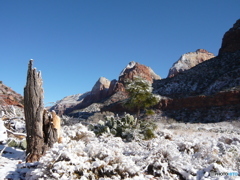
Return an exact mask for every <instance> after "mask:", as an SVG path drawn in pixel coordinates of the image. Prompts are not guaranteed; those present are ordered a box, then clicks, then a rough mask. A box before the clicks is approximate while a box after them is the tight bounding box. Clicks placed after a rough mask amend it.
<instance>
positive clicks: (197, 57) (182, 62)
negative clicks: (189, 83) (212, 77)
mask: <svg viewBox="0 0 240 180" xmlns="http://www.w3.org/2000/svg"><path fill="white" fill-rule="evenodd" d="M213 57H215V56H214V54H212V53H210V52H208V51H207V50H204V49H198V50H196V52H189V53H186V54H183V55H182V56H181V57H180V58H179V60H178V61H177V62H175V63H174V64H173V66H172V67H171V68H170V70H169V73H168V77H169V78H171V77H174V76H176V75H177V74H178V73H180V72H183V71H185V70H188V69H191V68H192V67H194V66H196V65H197V64H199V63H202V62H203V61H206V60H209V59H211V58H213Z"/></svg>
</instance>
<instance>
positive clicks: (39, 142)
mask: <svg viewBox="0 0 240 180" xmlns="http://www.w3.org/2000/svg"><path fill="white" fill-rule="evenodd" d="M32 64H33V60H30V61H29V64H28V72H27V83H26V86H25V88H24V113H25V119H26V130H27V137H26V140H27V150H26V155H27V158H26V161H27V162H34V161H39V159H40V157H41V156H43V155H44V154H45V152H46V151H47V150H48V149H49V147H52V145H53V144H54V143H55V142H57V130H56V129H54V128H53V126H52V122H51V118H50V117H49V116H48V112H47V111H44V104H43V88H42V84H43V81H42V77H41V73H40V72H37V70H36V69H35V68H34V69H33V68H32Z"/></svg>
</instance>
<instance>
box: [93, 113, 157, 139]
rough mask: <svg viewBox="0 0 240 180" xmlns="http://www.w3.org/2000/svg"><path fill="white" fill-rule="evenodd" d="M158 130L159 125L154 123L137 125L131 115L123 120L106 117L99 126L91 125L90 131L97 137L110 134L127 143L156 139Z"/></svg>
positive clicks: (127, 115) (126, 115) (125, 116)
mask: <svg viewBox="0 0 240 180" xmlns="http://www.w3.org/2000/svg"><path fill="white" fill-rule="evenodd" d="M156 128H157V125H156V124H154V123H152V122H148V121H147V122H146V121H144V122H140V123H137V119H136V118H134V117H133V116H132V115H130V114H125V115H124V116H123V117H122V118H120V117H114V116H106V118H105V121H102V120H100V121H99V122H98V124H95V125H93V124H91V125H89V129H90V130H92V131H94V133H95V134H96V135H97V136H100V135H102V134H104V133H109V134H112V135H114V136H116V137H121V138H122V139H124V140H126V141H131V140H133V139H136V138H140V139H145V140H148V139H152V138H154V137H155V134H154V131H155V130H156Z"/></svg>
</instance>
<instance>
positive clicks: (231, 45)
mask: <svg viewBox="0 0 240 180" xmlns="http://www.w3.org/2000/svg"><path fill="white" fill-rule="evenodd" d="M238 50H240V19H238V20H237V21H236V23H235V24H234V25H233V27H232V28H230V29H229V30H228V31H227V32H226V33H225V34H224V36H223V39H222V46H221V48H220V49H219V55H220V54H222V53H225V52H235V51H238Z"/></svg>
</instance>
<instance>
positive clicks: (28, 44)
mask: <svg viewBox="0 0 240 180" xmlns="http://www.w3.org/2000/svg"><path fill="white" fill-rule="evenodd" d="M239 7H240V1H238V0H210V1H209V0H201V1H197V0H168V1H167V0H68V1H67V0H34V1H33V0H31V1H30V0H29V1H28V0H21V1H19V0H0V23H1V27H0V62H1V70H0V80H1V81H3V83H4V84H5V85H7V86H9V87H11V88H12V89H13V90H15V91H16V92H18V93H20V94H23V88H24V86H25V84H26V73H27V65H28V61H29V59H34V67H36V68H37V69H38V70H41V72H42V76H43V81H44V84H43V87H44V91H45V94H44V96H45V100H44V101H45V104H46V105H48V104H47V103H48V102H55V101H57V100H60V99H62V98H63V97H65V96H68V95H73V94H77V93H84V92H87V91H89V90H91V89H92V87H93V85H94V84H95V82H96V81H97V80H98V78H99V77H101V76H103V77H106V78H107V79H109V80H112V79H117V78H118V75H119V73H120V72H121V70H122V69H123V68H124V67H125V66H126V65H127V64H128V63H129V62H130V61H136V62H139V63H141V64H144V65H147V66H150V67H151V68H152V69H153V70H154V71H155V72H156V73H157V74H158V75H160V76H161V77H162V78H165V77H166V76H167V74H168V70H169V68H170V67H171V66H172V64H173V63H174V62H175V61H177V60H178V58H179V57H180V56H181V55H182V54H184V53H187V52H193V51H195V50H197V49H199V48H203V49H206V50H208V51H210V52H212V53H214V54H215V55H217V54H218V50H219V48H220V46H221V42H222V37H223V35H224V33H225V32H226V31H227V30H228V29H229V28H231V27H232V25H233V24H234V23H235V22H236V20H237V19H239V18H240V11H239Z"/></svg>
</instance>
